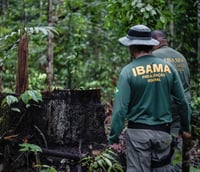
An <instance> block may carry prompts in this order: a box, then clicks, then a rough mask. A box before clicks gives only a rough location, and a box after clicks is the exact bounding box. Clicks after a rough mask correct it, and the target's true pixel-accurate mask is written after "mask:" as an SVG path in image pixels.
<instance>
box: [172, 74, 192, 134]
mask: <svg viewBox="0 0 200 172" xmlns="http://www.w3.org/2000/svg"><path fill="white" fill-rule="evenodd" d="M172 94H173V96H174V102H175V103H176V104H177V106H178V107H179V114H180V119H181V132H183V131H187V132H188V131H189V132H190V131H191V126H190V121H191V114H192V110H191V107H190V105H189V102H188V101H187V98H186V96H185V94H184V89H183V86H182V83H181V80H180V77H179V75H178V73H177V71H175V70H174V82H173V89H172Z"/></svg>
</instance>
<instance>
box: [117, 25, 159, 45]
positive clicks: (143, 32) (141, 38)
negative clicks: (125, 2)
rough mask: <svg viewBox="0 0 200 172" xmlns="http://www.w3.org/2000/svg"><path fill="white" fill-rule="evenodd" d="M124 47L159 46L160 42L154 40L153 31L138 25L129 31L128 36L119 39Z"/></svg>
mask: <svg viewBox="0 0 200 172" xmlns="http://www.w3.org/2000/svg"><path fill="white" fill-rule="evenodd" d="M119 42H120V43H121V44H123V45H124V46H131V45H158V44H159V42H158V41H157V40H155V39H153V38H152V36H151V29H149V28H148V27H147V26H144V25H136V26H133V27H131V28H130V29H129V31H128V33H127V35H126V36H124V37H122V38H120V39H119Z"/></svg>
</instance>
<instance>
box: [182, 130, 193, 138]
mask: <svg viewBox="0 0 200 172" xmlns="http://www.w3.org/2000/svg"><path fill="white" fill-rule="evenodd" d="M182 137H183V139H191V138H192V135H191V133H189V132H186V131H184V132H183V134H182Z"/></svg>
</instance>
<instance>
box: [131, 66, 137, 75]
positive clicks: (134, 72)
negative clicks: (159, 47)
mask: <svg viewBox="0 0 200 172" xmlns="http://www.w3.org/2000/svg"><path fill="white" fill-rule="evenodd" d="M132 72H133V75H134V76H137V73H136V70H135V68H132Z"/></svg>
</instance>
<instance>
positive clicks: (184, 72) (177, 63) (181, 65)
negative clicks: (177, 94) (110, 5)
mask: <svg viewBox="0 0 200 172" xmlns="http://www.w3.org/2000/svg"><path fill="white" fill-rule="evenodd" d="M153 55H155V56H157V57H160V58H162V59H163V60H165V61H167V62H170V63H171V64H172V65H173V66H174V67H175V68H176V70H177V71H178V74H179V76H180V79H181V82H182V84H183V88H184V91H185V96H186V98H187V100H188V102H189V103H190V102H191V92H190V87H189V84H190V71H189V67H188V64H187V61H186V59H185V57H184V56H183V55H182V54H181V53H179V52H178V51H176V50H174V49H172V48H170V47H168V46H163V47H161V48H159V49H157V50H154V51H153Z"/></svg>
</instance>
